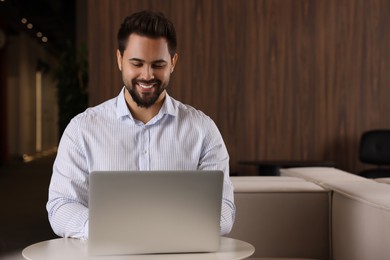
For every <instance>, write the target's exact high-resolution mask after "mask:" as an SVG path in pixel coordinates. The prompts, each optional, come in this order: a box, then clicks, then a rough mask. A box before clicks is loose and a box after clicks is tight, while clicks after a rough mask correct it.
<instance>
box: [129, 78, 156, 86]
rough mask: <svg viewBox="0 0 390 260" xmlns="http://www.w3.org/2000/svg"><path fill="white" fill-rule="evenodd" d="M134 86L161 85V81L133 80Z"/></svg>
mask: <svg viewBox="0 0 390 260" xmlns="http://www.w3.org/2000/svg"><path fill="white" fill-rule="evenodd" d="M132 81H133V82H132V83H133V85H135V84H140V83H141V84H144V85H152V84H158V85H160V84H161V80H158V79H151V80H143V79H133V80H132Z"/></svg>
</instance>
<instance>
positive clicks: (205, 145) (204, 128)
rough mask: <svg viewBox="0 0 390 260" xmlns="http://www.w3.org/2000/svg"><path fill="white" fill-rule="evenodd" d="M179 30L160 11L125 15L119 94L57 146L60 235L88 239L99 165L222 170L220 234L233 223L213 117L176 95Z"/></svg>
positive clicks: (54, 186)
mask: <svg viewBox="0 0 390 260" xmlns="http://www.w3.org/2000/svg"><path fill="white" fill-rule="evenodd" d="M177 59H178V54H177V53H176V34H175V29H174V27H173V25H172V23H171V22H170V21H169V20H167V19H166V18H165V17H164V16H163V15H162V14H160V13H153V12H148V11H143V12H139V13H135V14H133V15H131V16H129V17H127V18H126V19H125V20H124V22H123V23H122V25H121V28H120V29H119V32H118V50H117V61H118V68H119V70H120V71H121V73H122V78H123V82H124V87H123V88H122V90H121V91H120V93H119V95H118V96H117V97H116V98H114V99H111V100H108V101H106V102H104V103H102V104H100V105H98V106H96V107H93V108H89V109H87V110H86V111H85V112H83V113H81V114H79V115H78V116H76V117H75V118H73V119H72V121H71V122H70V123H69V125H68V126H67V128H66V130H65V132H64V134H63V136H62V138H61V141H60V145H59V148H58V154H57V158H56V160H55V162H54V166H53V176H52V179H51V183H50V187H49V200H48V203H47V210H48V213H49V220H50V224H51V226H52V228H53V230H54V232H55V233H56V234H57V235H59V236H63V237H75V238H81V239H88V178H89V173H90V172H92V171H98V170H122V171H123V170H124V171H131V170H222V171H223V172H224V175H225V177H224V185H223V202H222V212H221V235H223V234H227V233H229V232H230V230H231V227H232V225H233V221H234V215H235V205H234V200H233V188H232V184H231V182H230V179H229V155H228V153H227V150H226V147H225V144H224V142H223V139H222V137H221V134H220V133H219V131H218V129H217V127H216V125H215V124H214V122H213V121H212V120H211V119H210V118H209V117H208V116H206V115H205V114H203V113H202V112H201V111H198V110H196V109H194V108H193V107H190V106H188V105H184V104H182V103H181V102H179V101H177V100H175V99H173V98H172V97H170V96H169V95H168V93H167V91H166V88H167V86H168V83H169V79H170V76H171V73H172V72H173V71H174V68H175V65H176V62H177Z"/></svg>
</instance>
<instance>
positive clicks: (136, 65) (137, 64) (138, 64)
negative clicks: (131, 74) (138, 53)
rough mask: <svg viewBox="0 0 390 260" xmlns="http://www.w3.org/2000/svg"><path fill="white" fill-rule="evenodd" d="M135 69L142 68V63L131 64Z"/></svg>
mask: <svg viewBox="0 0 390 260" xmlns="http://www.w3.org/2000/svg"><path fill="white" fill-rule="evenodd" d="M132 64H133V66H135V67H142V63H132Z"/></svg>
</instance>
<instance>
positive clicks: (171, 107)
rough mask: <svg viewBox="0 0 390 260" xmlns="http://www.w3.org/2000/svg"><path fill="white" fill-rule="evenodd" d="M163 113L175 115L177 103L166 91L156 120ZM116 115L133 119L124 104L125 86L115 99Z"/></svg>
mask: <svg viewBox="0 0 390 260" xmlns="http://www.w3.org/2000/svg"><path fill="white" fill-rule="evenodd" d="M165 114H167V115H171V116H176V115H177V105H176V104H175V102H174V99H173V98H172V97H171V96H169V95H168V93H165V100H164V103H163V105H162V107H161V109H160V111H159V112H158V114H157V115H156V116H155V118H156V119H157V120H158V119H160V118H162V117H163V116H164V115H165ZM116 115H117V118H118V119H120V118H124V117H129V118H131V119H132V120H134V118H133V116H132V114H131V113H130V110H129V108H128V107H127V104H126V99H125V87H123V88H122V90H121V91H120V93H119V95H118V96H117V101H116Z"/></svg>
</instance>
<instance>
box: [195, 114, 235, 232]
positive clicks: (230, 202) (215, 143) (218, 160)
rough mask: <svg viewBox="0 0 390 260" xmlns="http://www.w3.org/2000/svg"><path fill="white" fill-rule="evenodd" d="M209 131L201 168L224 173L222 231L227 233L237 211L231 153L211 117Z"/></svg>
mask: <svg viewBox="0 0 390 260" xmlns="http://www.w3.org/2000/svg"><path fill="white" fill-rule="evenodd" d="M207 131H208V132H207V133H206V138H205V140H204V143H203V149H202V155H201V158H200V162H199V169H200V170H221V171H223V173H224V182H223V193H222V210H221V223H220V227H221V229H220V233H221V235H226V234H228V233H229V232H230V231H231V229H232V227H233V223H234V218H235V212H236V207H235V205H234V193H233V184H232V182H231V180H230V176H229V175H230V174H229V154H228V152H227V149H226V146H225V143H224V141H223V139H222V136H221V134H220V132H219V130H218V128H217V126H216V125H215V123H214V122H213V121H212V120H211V119H209V127H208V128H207Z"/></svg>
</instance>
